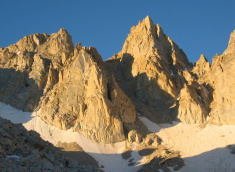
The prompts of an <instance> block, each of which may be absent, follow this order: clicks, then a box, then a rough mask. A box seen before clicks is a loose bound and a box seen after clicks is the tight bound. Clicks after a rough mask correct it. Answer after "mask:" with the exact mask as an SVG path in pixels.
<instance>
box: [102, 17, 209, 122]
mask: <svg viewBox="0 0 235 172" xmlns="http://www.w3.org/2000/svg"><path fill="white" fill-rule="evenodd" d="M106 65H107V68H108V70H109V71H110V73H112V74H113V75H114V76H115V78H116V81H117V82H118V84H119V85H120V87H121V88H122V89H123V91H124V92H125V93H126V94H127V95H128V96H129V97H130V98H131V100H132V101H133V102H134V103H135V105H136V108H137V111H138V112H139V113H140V114H142V115H144V116H146V117H147V118H149V119H151V120H152V121H155V122H157V123H162V122H170V121H172V120H176V119H179V120H181V121H183V122H187V123H203V122H205V120H206V116H207V115H208V107H207V106H208V105H207V104H205V103H204V102H203V101H207V100H206V99H207V98H206V92H205V90H204V89H203V88H204V87H202V86H201V85H200V84H198V82H197V80H196V79H194V76H193V74H192V73H191V72H190V71H191V68H192V64H191V63H190V62H189V61H188V59H187V57H186V55H185V53H184V52H183V50H182V49H180V48H179V47H178V46H177V45H176V44H175V43H174V42H173V41H172V40H171V39H170V38H169V37H168V36H166V35H165V34H164V32H163V31H162V29H161V27H160V26H159V25H156V26H155V25H154V23H153V21H152V20H151V18H150V17H148V16H147V17H146V18H145V19H144V20H143V21H142V22H139V24H138V25H137V26H134V27H132V28H131V33H130V34H129V35H128V37H127V39H126V41H125V43H124V45H123V48H122V51H121V52H119V53H118V54H116V55H114V56H113V57H112V58H110V59H108V61H107V62H106ZM199 96H200V97H202V100H201V99H198V97H199Z"/></svg>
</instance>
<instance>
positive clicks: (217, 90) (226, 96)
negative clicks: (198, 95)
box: [193, 31, 235, 125]
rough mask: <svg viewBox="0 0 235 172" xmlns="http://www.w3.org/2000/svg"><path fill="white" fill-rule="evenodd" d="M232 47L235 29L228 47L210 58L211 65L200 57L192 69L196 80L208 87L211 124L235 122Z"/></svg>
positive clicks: (232, 123) (233, 45)
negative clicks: (210, 97)
mask: <svg viewBox="0 0 235 172" xmlns="http://www.w3.org/2000/svg"><path fill="white" fill-rule="evenodd" d="M234 47H235V31H233V32H232V33H231V35H230V40H229V44H228V48H227V49H226V50H225V51H224V53H223V54H222V55H216V56H215V57H214V58H213V59H212V65H209V63H208V62H206V61H205V60H203V59H202V58H200V59H199V61H198V62H197V63H196V66H195V67H194V69H193V72H194V73H195V74H196V75H197V77H198V81H199V82H200V83H201V84H204V85H207V86H208V87H209V88H210V94H212V100H211V103H210V109H211V110H210V114H209V117H210V120H209V121H210V123H213V124H218V125H221V124H226V125H228V124H231V125H234V124H235V114H234V110H235V109H234V108H235V106H234V103H235V101H234V95H235V94H234V93H235V92H234V89H233V88H234V84H235V80H234V70H233V69H234V67H235V60H234V56H235V49H234ZM203 61H204V62H203Z"/></svg>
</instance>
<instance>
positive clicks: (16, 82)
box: [0, 16, 235, 143]
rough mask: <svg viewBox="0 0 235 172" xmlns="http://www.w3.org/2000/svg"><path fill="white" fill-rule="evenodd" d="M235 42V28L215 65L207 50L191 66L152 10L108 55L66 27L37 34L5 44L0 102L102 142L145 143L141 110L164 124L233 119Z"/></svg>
mask: <svg viewBox="0 0 235 172" xmlns="http://www.w3.org/2000/svg"><path fill="white" fill-rule="evenodd" d="M234 47H235V32H233V33H232V34H231V38H230V41H229V45H228V48H227V49H226V50H225V52H224V53H223V54H222V55H217V56H215V57H214V58H213V63H212V65H210V64H209V62H208V61H207V59H206V58H205V56H203V55H202V56H201V57H200V59H199V61H198V62H196V63H195V65H192V64H191V63H190V62H189V61H188V59H187V57H186V55H185V53H184V52H183V50H181V49H180V48H179V47H178V46H177V45H176V44H175V43H174V42H173V41H172V40H171V39H170V38H169V37H168V36H167V35H166V34H165V33H164V32H163V30H162V28H161V27H160V26H159V25H155V24H154V23H153V21H152V19H151V18H150V17H148V16H147V17H146V18H145V19H144V20H143V21H141V22H139V23H138V24H137V25H136V26H134V27H132V28H131V31H130V34H129V35H128V37H127V39H126V41H125V42H124V45H123V48H122V50H121V51H120V52H119V53H118V54H115V55H114V56H113V57H112V58H110V59H108V60H107V61H106V62H103V60H102V58H101V57H100V55H99V53H98V51H97V50H96V49H95V48H93V47H90V48H86V47H82V46H81V44H80V43H78V44H77V45H76V46H74V44H73V42H72V38H71V36H70V35H69V34H68V32H67V31H66V30H65V29H60V30H59V31H58V33H53V34H51V35H47V34H39V33H37V34H34V35H29V36H25V37H24V38H23V39H21V40H20V41H18V42H17V43H16V44H13V45H10V46H9V47H6V48H0V101H2V102H5V103H7V104H11V105H12V106H14V107H16V108H18V109H22V110H24V111H38V113H37V114H38V115H39V116H40V118H41V119H42V120H44V121H45V122H47V123H48V124H50V125H53V126H56V127H59V128H61V129H64V130H67V129H72V130H73V131H76V132H80V133H82V134H83V135H84V136H86V137H87V138H89V139H92V140H95V141H97V142H103V143H114V142H119V141H123V140H125V139H127V138H128V137H129V138H132V137H133V138H135V139H136V138H137V140H138V142H141V141H142V139H143V138H144V136H146V134H148V130H147V128H146V127H144V125H143V124H142V122H141V121H139V119H138V118H137V117H136V116H137V112H138V113H139V114H141V115H143V116H145V117H147V118H149V119H150V120H152V121H154V122H157V123H163V122H170V121H173V120H180V121H182V122H184V123H193V124H195V123H196V124H202V123H205V122H208V120H209V122H211V123H214V124H234V123H235V119H234V118H235V117H234V110H235V109H234V104H235V102H234V101H235V99H234V96H233V95H234V93H235V92H234V89H233V87H234V72H233V69H234V56H235V54H234V53H235V50H234ZM135 139H134V140H135ZM129 140H133V139H129Z"/></svg>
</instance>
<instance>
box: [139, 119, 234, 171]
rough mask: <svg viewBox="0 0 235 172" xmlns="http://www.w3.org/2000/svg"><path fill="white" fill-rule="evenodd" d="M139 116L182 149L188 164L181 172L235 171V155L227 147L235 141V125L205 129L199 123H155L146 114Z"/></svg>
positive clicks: (167, 141) (179, 149) (169, 141)
mask: <svg viewBox="0 0 235 172" xmlns="http://www.w3.org/2000/svg"><path fill="white" fill-rule="evenodd" d="M139 118H140V120H141V121H142V122H143V123H144V124H145V125H146V127H147V128H148V129H149V130H150V131H152V132H155V133H157V134H158V135H159V136H160V137H161V138H162V139H163V143H164V144H165V145H166V146H168V147H169V148H171V149H173V150H176V151H180V154H181V156H182V158H183V159H184V161H185V164H186V165H185V167H183V168H182V169H180V170H179V172H188V171H190V172H199V171H206V172H214V171H223V172H230V171H231V172H232V171H235V155H234V154H231V153H230V151H229V149H228V148H227V147H226V146H227V145H230V144H235V126H232V125H222V126H215V125H210V124H208V125H207V126H206V127H205V128H203V129H202V128H200V126H199V125H196V124H184V123H181V122H173V123H172V124H155V123H153V122H151V121H150V120H148V119H147V118H145V117H139Z"/></svg>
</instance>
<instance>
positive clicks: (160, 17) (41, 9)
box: [0, 0, 235, 63]
mask: <svg viewBox="0 0 235 172" xmlns="http://www.w3.org/2000/svg"><path fill="white" fill-rule="evenodd" d="M234 3H235V2H234V1H231V0H226V1H223V2H222V1H221V2H220V1H213V3H211V2H209V1H208V2H183V3H179V2H176V1H172V0H168V1H164V2H158V1H151V0H148V1H144V2H142V1H128V2H126V1H118V2H95V1H89V2H75V1H70V2H62V1H61V2H56V3H55V1H50V2H47V1H41V3H35V2H31V1H24V2H15V3H14V4H12V3H11V2H4V3H2V4H1V7H0V8H1V10H0V14H1V16H6V17H3V18H2V21H1V22H2V23H4V24H3V25H2V26H1V33H0V47H7V46H9V45H11V44H14V43H16V42H17V41H18V40H19V39H21V38H23V37H24V36H25V35H30V34H34V33H48V34H50V33H55V32H57V31H58V30H59V29H60V28H65V29H66V30H68V32H69V33H70V34H71V35H72V36H73V42H74V44H76V43H77V42H81V43H82V45H83V46H87V47H89V46H93V47H96V48H97V50H98V52H99V53H100V54H101V56H102V58H103V60H106V59H107V58H110V57H112V56H113V54H115V53H117V52H119V51H120V50H121V49H122V46H123V42H124V40H125V39H126V37H127V34H128V33H129V28H130V27H132V26H134V25H136V24H137V23H138V21H140V20H142V19H143V18H145V17H146V16H147V15H149V16H150V17H151V18H152V19H153V20H154V21H155V22H156V23H158V24H160V25H161V27H162V28H163V30H164V31H165V33H166V34H167V35H169V36H170V37H171V38H172V39H173V40H174V41H175V42H177V44H178V45H179V47H180V48H182V49H183V50H184V52H185V53H186V55H187V56H188V58H189V61H190V62H193V63H194V62H195V61H197V60H198V59H199V57H200V55H201V54H204V55H205V56H206V58H207V59H208V60H209V61H210V62H211V59H212V57H214V56H215V55H216V53H218V54H222V53H223V50H224V49H225V48H226V47H227V42H228V39H229V35H230V33H231V32H232V31H233V30H234V28H235V26H234V24H233V22H232V21H233V19H234V18H235V14H234V13H233V6H234V5H235V4H234ZM22 9H23V10H22Z"/></svg>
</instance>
